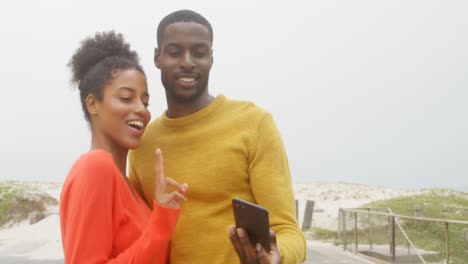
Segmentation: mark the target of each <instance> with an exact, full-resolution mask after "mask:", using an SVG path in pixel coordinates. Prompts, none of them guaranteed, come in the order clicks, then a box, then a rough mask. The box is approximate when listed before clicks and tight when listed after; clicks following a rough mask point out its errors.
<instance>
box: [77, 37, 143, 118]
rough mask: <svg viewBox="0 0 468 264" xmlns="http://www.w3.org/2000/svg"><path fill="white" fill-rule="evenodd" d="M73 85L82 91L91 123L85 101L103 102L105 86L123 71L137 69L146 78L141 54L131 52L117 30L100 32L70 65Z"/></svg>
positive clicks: (84, 46)
mask: <svg viewBox="0 0 468 264" xmlns="http://www.w3.org/2000/svg"><path fill="white" fill-rule="evenodd" d="M68 66H69V67H70V68H71V72H72V78H71V81H72V83H73V84H75V85H78V89H79V90H80V99H81V106H82V108H83V111H84V114H85V118H86V120H88V121H90V119H89V118H90V117H89V112H88V109H87V107H86V102H85V99H86V97H87V96H88V95H89V94H93V95H94V96H95V97H96V98H97V99H98V100H102V96H103V92H102V90H103V88H104V86H105V85H106V84H107V83H108V82H109V81H111V80H112V79H113V78H115V77H116V75H115V74H116V73H118V71H121V70H129V69H135V70H138V71H139V72H141V73H142V74H143V75H145V72H144V71H143V68H142V67H141V65H140V59H139V57H138V54H137V53H136V52H135V51H133V50H130V44H128V43H126V42H125V40H124V38H123V36H122V34H120V33H119V34H117V33H115V32H114V31H107V32H97V33H96V34H95V35H94V37H87V38H86V39H84V40H83V41H82V42H81V43H80V46H79V48H78V49H77V50H76V51H75V53H74V54H73V56H72V58H71V59H70V61H69V62H68Z"/></svg>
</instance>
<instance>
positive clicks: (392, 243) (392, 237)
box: [390, 216, 396, 262]
mask: <svg viewBox="0 0 468 264" xmlns="http://www.w3.org/2000/svg"><path fill="white" fill-rule="evenodd" d="M390 253H391V255H392V261H393V262H395V259H396V248H395V217H394V216H392V217H391V225H390Z"/></svg>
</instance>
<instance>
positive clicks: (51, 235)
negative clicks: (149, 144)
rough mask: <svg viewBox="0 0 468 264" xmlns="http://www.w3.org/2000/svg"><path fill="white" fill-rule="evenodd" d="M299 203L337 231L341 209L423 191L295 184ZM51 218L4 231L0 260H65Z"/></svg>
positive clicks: (43, 189) (37, 188)
mask: <svg viewBox="0 0 468 264" xmlns="http://www.w3.org/2000/svg"><path fill="white" fill-rule="evenodd" d="M24 184H26V185H30V187H31V188H30V189H31V190H30V191H29V192H28V195H33V196H34V195H35V194H36V195H39V194H42V193H47V194H49V195H50V196H52V197H54V198H55V199H57V200H59V197H60V191H61V184H59V183H37V182H31V183H24ZM294 192H295V196H296V199H298V200H299V224H300V225H301V223H302V221H301V220H302V218H303V213H304V206H305V201H306V200H308V199H309V200H313V201H314V202H315V212H314V216H313V226H317V227H321V228H327V229H336V225H337V216H338V209H339V208H340V207H343V208H354V207H359V206H361V205H363V204H365V203H368V202H371V201H376V200H382V199H387V198H391V197H396V196H403V195H412V194H415V193H418V192H419V191H408V190H400V189H392V188H383V187H371V186H366V185H358V184H349V183H333V182H330V183H327V182H313V183H307V184H305V183H302V184H294ZM47 210H48V212H49V213H50V216H48V217H46V218H45V219H43V220H41V221H39V222H37V223H35V224H32V225H30V224H29V221H27V220H25V221H23V222H21V223H17V224H15V225H12V226H9V227H8V228H5V227H3V228H2V229H0V256H11V257H26V258H29V259H33V260H37V259H62V258H63V253H62V245H61V238H60V221H59V216H58V206H50V207H48V208H47Z"/></svg>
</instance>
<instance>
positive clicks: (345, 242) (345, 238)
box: [342, 210, 348, 251]
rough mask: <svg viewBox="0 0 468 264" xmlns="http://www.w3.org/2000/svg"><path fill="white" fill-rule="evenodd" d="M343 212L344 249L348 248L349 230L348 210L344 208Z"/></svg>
mask: <svg viewBox="0 0 468 264" xmlns="http://www.w3.org/2000/svg"><path fill="white" fill-rule="evenodd" d="M342 212H343V214H342V216H343V237H344V239H343V250H344V251H346V250H347V243H348V234H347V233H348V231H347V230H346V211H344V210H342Z"/></svg>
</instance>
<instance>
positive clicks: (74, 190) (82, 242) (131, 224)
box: [60, 150, 179, 264]
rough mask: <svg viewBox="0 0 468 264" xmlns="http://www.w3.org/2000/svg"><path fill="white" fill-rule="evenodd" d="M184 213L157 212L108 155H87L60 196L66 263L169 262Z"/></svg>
mask: <svg viewBox="0 0 468 264" xmlns="http://www.w3.org/2000/svg"><path fill="white" fill-rule="evenodd" d="M178 217H179V209H172V208H166V207H162V206H160V205H159V204H158V203H157V202H155V201H153V211H151V210H150V209H149V208H148V206H147V205H146V204H145V202H144V201H143V200H142V199H141V198H140V197H139V195H138V194H137V193H136V192H135V195H134V194H133V193H132V191H131V190H130V188H129V186H128V185H127V183H126V181H125V179H124V178H123V177H122V175H121V173H120V172H119V170H118V168H117V166H116V165H115V163H114V160H113V158H112V155H111V154H110V153H108V152H106V151H104V150H93V151H90V152H88V153H86V154H84V155H82V156H81V157H80V158H79V159H78V160H77V161H76V162H75V164H74V165H73V167H72V169H71V170H70V172H69V174H68V176H67V179H66V180H65V183H64V185H63V188H62V193H61V196H60V226H61V231H62V244H63V250H64V254H65V263H125V264H127V263H167V259H168V255H169V240H170V237H171V234H172V232H173V230H174V228H175V225H176V222H177V219H178Z"/></svg>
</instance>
